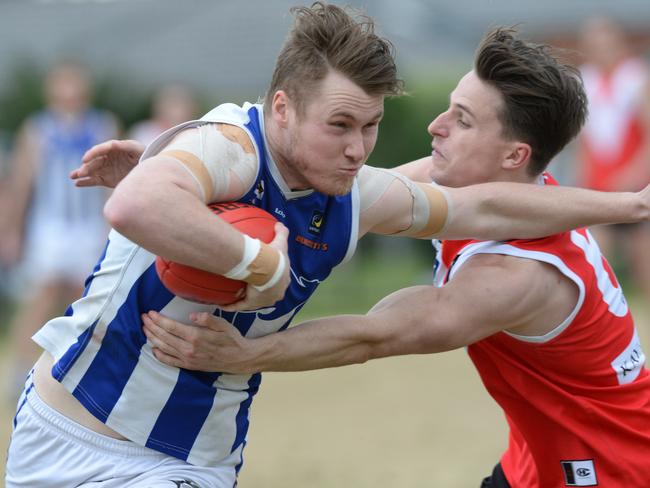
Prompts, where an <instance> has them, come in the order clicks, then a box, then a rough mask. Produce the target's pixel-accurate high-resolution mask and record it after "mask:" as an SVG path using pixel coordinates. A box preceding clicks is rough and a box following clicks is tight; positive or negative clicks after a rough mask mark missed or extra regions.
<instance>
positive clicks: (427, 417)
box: [0, 248, 650, 488]
mask: <svg viewBox="0 0 650 488" xmlns="http://www.w3.org/2000/svg"><path fill="white" fill-rule="evenodd" d="M411 252H412V250H411V248H404V249H397V250H390V251H388V253H387V254H383V255H382V256H383V259H382V258H380V259H374V260H366V261H361V260H355V261H353V262H351V263H349V264H348V265H345V266H344V267H342V268H341V269H340V270H337V271H335V272H334V275H333V277H332V278H331V279H330V280H329V281H328V282H327V283H325V284H323V285H322V288H321V289H319V291H318V292H317V294H316V296H315V297H314V300H313V301H312V303H310V305H309V306H308V307H306V308H305V310H303V311H302V312H301V314H300V316H299V317H298V321H300V319H305V318H308V317H310V316H317V315H323V314H333V313H345V312H361V311H365V310H366V309H367V308H368V307H369V306H371V305H372V304H373V303H374V302H375V301H376V300H377V299H379V298H381V297H382V296H384V295H385V294H386V293H388V292H390V291H392V290H395V289H398V288H400V287H402V286H406V285H409V284H416V283H426V282H427V280H429V276H430V272H429V269H430V263H428V262H426V261H424V260H422V259H417V258H415V257H412V258H411V257H409V256H410V255H411ZM628 298H629V299H630V303H631V307H632V310H633V312H634V313H635V315H636V316H637V323H638V325H639V329H640V334H641V338H642V341H643V343H644V345H645V347H646V350H649V348H648V344H649V343H650V341H649V339H650V314H649V313H648V312H649V309H648V304H645V303H641V301H640V299H639V297H638V296H637V295H636V294H634V293H632V294H631V295H630V294H629V293H628ZM2 357H4V356H2ZM6 403H7V402H4V404H3V406H2V410H1V411H0V436H1V438H0V445H1V450H2V452H3V453H4V452H5V447H4V446H5V445H6V443H7V440H8V437H9V433H10V429H11V416H12V415H13V411H12V410H13V407H8V406H7V405H6ZM505 445H506V429H505V421H504V419H503V416H502V414H501V412H500V410H499V409H498V408H497V406H496V404H495V403H494V402H493V401H492V400H491V398H490V397H489V395H488V394H487V393H486V392H485V390H484V389H483V387H482V385H481V383H480V381H479V378H478V375H477V373H476V372H475V370H474V369H473V367H472V365H471V362H470V360H469V358H468V357H467V354H466V352H465V351H464V350H457V351H453V352H448V353H443V354H437V355H428V356H407V357H401V358H389V359H382V360H379V361H374V362H370V363H367V364H364V365H357V366H348V367H345V368H337V369H330V370H322V371H314V372H308V373H267V374H266V375H265V379H264V381H263V384H262V387H261V391H260V393H259V395H258V396H257V399H256V401H255V402H254V404H253V409H252V418H251V429H250V431H249V438H248V446H247V448H246V452H245V463H244V467H243V468H242V473H241V476H240V482H239V485H238V486H239V487H240V488H258V487H265V488H280V487H281V488H294V487H295V488H298V487H300V488H304V487H310V488H345V487H350V488H371V487H372V488H378V487H379V488H424V487H427V488H431V487H436V488H471V487H478V485H479V481H480V479H481V477H482V476H485V475H487V474H488V473H489V472H490V471H491V469H492V466H493V464H494V463H495V462H496V461H497V460H498V458H499V455H500V453H501V451H502V450H503V449H504V447H505ZM3 468H4V460H3V462H2V469H3ZM3 478H4V477H3Z"/></svg>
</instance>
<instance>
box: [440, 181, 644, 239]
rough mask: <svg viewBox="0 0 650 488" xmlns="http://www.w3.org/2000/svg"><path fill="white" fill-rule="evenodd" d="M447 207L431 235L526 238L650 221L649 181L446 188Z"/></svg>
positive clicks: (450, 237)
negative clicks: (614, 186)
mask: <svg viewBox="0 0 650 488" xmlns="http://www.w3.org/2000/svg"><path fill="white" fill-rule="evenodd" d="M446 191H447V192H448V193H449V195H450V200H451V209H450V213H449V219H448V222H447V224H446V225H445V227H444V228H443V229H442V231H441V232H439V233H438V234H437V235H436V237H440V238H445V239H458V238H466V237H474V238H479V239H496V240H503V239H532V238H537V237H544V236H547V235H552V234H555V233H558V232H563V231H567V230H570V229H574V228H578V227H588V226H592V225H598V224H612V223H627V222H641V221H650V186H648V187H646V188H645V189H644V190H642V191H640V192H637V193H632V192H597V191H593V190H585V189H582V188H571V187H562V186H540V185H531V184H525V183H506V182H499V183H484V184H480V185H471V186H467V187H464V188H447V189H446Z"/></svg>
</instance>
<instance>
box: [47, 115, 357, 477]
mask: <svg viewBox="0 0 650 488" xmlns="http://www.w3.org/2000/svg"><path fill="white" fill-rule="evenodd" d="M206 122H224V123H228V124H234V125H237V126H239V127H242V128H243V129H245V130H246V131H247V132H248V134H249V135H250V136H251V139H252V140H253V142H254V144H255V146H256V151H257V156H258V160H259V170H258V173H257V177H256V179H255V182H254V184H253V185H252V186H251V188H250V189H249V190H248V191H247V193H246V194H245V195H244V196H243V197H242V198H241V201H243V202H248V203H252V204H254V205H256V206H259V207H261V208H264V209H265V210H267V211H268V212H270V213H272V214H273V215H275V216H276V218H277V219H278V220H280V221H281V222H283V223H284V224H285V225H286V226H287V228H288V229H289V232H290V236H289V259H290V263H291V284H290V286H289V289H288V290H287V293H286V296H285V298H284V299H283V300H282V301H281V302H278V303H277V304H276V305H275V306H274V307H271V308H267V309H263V310H259V311H253V312H245V313H242V312H239V313H227V312H223V311H221V310H219V309H218V308H216V307H214V306H210V305H201V304H196V303H192V302H189V301H186V300H184V299H181V298H179V297H176V296H174V295H173V294H171V293H170V292H169V291H168V290H167V289H165V287H164V286H163V285H162V283H161V282H160V280H159V279H158V276H157V274H156V270H155V267H154V260H155V256H154V255H153V254H151V253H150V252H148V251H147V250H145V249H143V248H141V247H139V246H137V245H136V244H134V243H133V242H131V241H129V240H128V239H126V238H125V237H124V236H122V235H120V234H119V233H117V232H116V231H112V232H111V233H110V235H109V239H108V243H107V246H106V249H105V251H104V254H103V255H102V256H101V258H100V260H99V262H98V264H97V266H96V267H95V269H94V271H93V273H92V275H91V276H90V277H89V278H88V280H87V282H86V288H85V291H84V295H83V297H82V298H81V299H80V300H78V301H77V302H75V303H73V304H72V305H71V306H70V307H69V308H68V310H67V312H66V314H65V316H63V317H58V318H56V319H53V320H51V321H50V322H48V323H47V324H45V326H44V327H43V328H42V329H41V330H40V331H39V332H38V333H37V334H36V335H35V336H34V339H35V340H36V342H38V343H39V344H40V345H41V346H43V347H44V348H45V349H46V350H48V351H49V352H50V353H51V354H52V355H53V356H54V357H55V360H56V363H55V365H54V367H53V370H52V374H53V376H54V377H55V378H56V379H57V380H58V381H60V382H61V383H62V384H63V385H64V386H65V387H66V388H67V389H68V390H69V391H70V392H71V393H72V394H73V395H74V396H75V397H76V398H77V399H78V400H79V401H80V402H81V403H82V404H83V405H84V406H85V407H86V408H87V409H88V410H89V411H90V412H91V413H92V414H93V415H94V416H96V417H97V418H98V419H100V420H101V421H102V422H104V423H106V425H108V426H109V427H110V428H112V429H114V430H115V431H117V432H119V433H120V434H122V435H124V436H125V437H127V438H129V439H131V440H133V441H134V442H136V443H138V444H142V445H145V446H148V447H150V448H152V449H155V450H158V451H161V452H164V453H167V454H169V455H171V456H175V457H177V458H180V459H184V460H187V461H188V462H190V463H192V464H198V465H211V464H215V463H217V462H218V461H219V460H221V459H223V458H225V457H227V456H229V455H231V454H232V453H235V451H238V453H239V455H241V451H242V449H243V447H244V445H245V440H246V432H247V430H248V422H249V411H250V406H251V402H252V400H253V396H254V395H255V394H256V393H257V391H258V389H259V386H260V381H261V375H260V374H254V375H230V374H222V373H218V372H211V373H208V372H195V371H187V370H182V369H178V368H173V367H170V366H166V365H164V364H162V363H160V362H158V361H157V360H156V359H155V357H154V356H153V354H152V352H151V347H150V345H149V344H147V341H146V338H145V336H144V333H143V332H142V325H141V319H140V314H142V313H143V312H146V311H148V310H158V311H160V312H161V313H162V314H164V315H167V316H169V317H172V318H174V319H177V320H179V321H187V317H188V315H189V313H190V312H192V311H211V312H213V313H214V314H215V315H218V316H222V317H224V318H226V319H227V320H229V321H230V322H231V323H233V324H234V325H235V326H236V327H237V328H238V329H239V330H240V331H241V333H242V334H243V335H245V336H247V337H256V336H262V335H266V334H270V333H273V332H276V331H278V330H282V329H284V328H286V327H287V326H288V324H289V322H290V321H291V319H292V318H293V317H294V316H295V314H296V313H297V312H298V311H299V310H300V308H301V307H302V306H303V305H304V303H305V302H306V301H307V299H308V298H309V297H310V295H311V294H312V293H313V292H314V291H315V290H316V288H317V286H318V284H319V283H320V282H322V281H323V280H324V279H325V278H326V277H327V276H328V275H329V274H330V272H331V270H332V268H334V267H335V266H336V265H338V264H339V263H341V262H342V261H344V260H345V259H346V258H348V257H349V256H351V255H352V253H353V252H354V249H355V247H356V241H357V236H358V217H359V205H358V190H357V187H356V183H355V185H354V188H353V191H352V192H351V193H350V194H348V195H345V196H342V197H328V196H326V195H323V194H320V193H318V192H313V191H310V192H295V193H294V194H289V196H287V191H286V185H285V184H284V182H283V180H281V179H280V178H279V174H278V171H277V168H276V166H275V163H274V162H273V161H272V159H271V157H270V155H269V153H268V150H267V147H266V143H265V139H264V128H263V118H262V107H261V106H259V105H251V104H245V105H244V106H243V107H239V106H236V105H233V104H226V105H221V106H219V107H217V108H215V109H214V110H212V111H211V112H210V113H208V114H207V115H206V116H205V117H204V118H202V119H201V121H195V122H193V123H190V124H184V125H182V126H179V128H177V129H175V130H172V131H168V132H167V133H165V134H163V135H162V136H161V139H160V141H162V142H154V144H153V145H152V146H151V147H150V148H149V149H148V150H147V154H145V156H148V155H151V154H152V153H155V152H156V150H157V149H156V148H160V147H162V146H164V144H165V141H168V140H170V139H171V138H172V137H173V135H174V133H175V132H177V131H178V130H180V129H181V128H184V127H187V126H190V125H192V124H194V125H199V124H202V123H206ZM283 190H284V191H283Z"/></svg>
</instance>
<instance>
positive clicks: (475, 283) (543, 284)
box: [143, 255, 577, 374]
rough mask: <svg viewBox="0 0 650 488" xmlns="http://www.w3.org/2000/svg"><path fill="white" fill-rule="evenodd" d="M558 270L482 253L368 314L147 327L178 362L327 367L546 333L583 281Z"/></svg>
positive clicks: (158, 350)
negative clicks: (272, 327)
mask: <svg viewBox="0 0 650 488" xmlns="http://www.w3.org/2000/svg"><path fill="white" fill-rule="evenodd" d="M556 273H557V271H556V270H554V269H552V268H551V267H549V266H547V265H545V264H542V263H539V262H536V261H532V260H527V259H519V258H513V257H508V256H499V255H481V256H475V257H473V258H471V259H470V261H468V262H467V263H466V264H464V265H463V266H462V268H461V269H460V270H459V271H458V272H457V273H456V275H455V276H454V278H453V280H451V281H450V283H449V284H447V285H445V286H444V287H442V288H435V287H433V286H415V287H410V288H405V289H403V290H400V291H397V292H395V293H393V294H392V295H389V296H388V297H386V298H384V299H383V300H381V301H380V302H379V303H378V304H377V305H375V306H374V307H373V309H372V310H371V311H370V312H368V313H367V314H366V315H340V316H334V317H325V318H321V319H315V320H311V321H308V322H305V323H303V324H300V325H297V326H295V327H292V328H290V329H288V330H286V331H283V332H280V333H276V334H269V335H267V336H265V337H260V338H257V339H247V338H245V337H242V336H241V334H240V333H239V331H238V330H237V329H235V328H234V327H233V326H231V325H230V324H229V323H228V322H226V321H225V320H223V319H220V318H217V317H214V316H212V315H210V314H205V313H199V314H193V315H192V316H191V320H192V324H193V325H185V324H181V323H179V322H175V321H173V320H171V319H168V318H165V317H163V316H162V315H160V314H158V313H156V312H150V313H149V314H146V315H144V316H143V322H144V331H145V334H146V335H147V338H148V339H149V341H150V342H151V343H152V345H153V346H154V354H155V355H156V357H157V358H158V359H159V360H161V361H163V362H165V363H167V364H169V365H172V366H177V367H183V368H187V369H196V370H203V371H222V372H230V373H241V374H244V373H253V372H257V371H301V370H308V369H319V368H329V367H335V366H343V365H346V364H353V363H363V362H365V361H367V360H369V359H375V358H381V357H386V356H395V355H403V354H425V353H434V352H440V351H446V350H451V349H455V348H458V347H462V346H465V345H468V344H472V343H474V342H476V341H478V340H480V339H482V338H484V337H487V336H489V335H491V334H494V333H496V332H498V331H500V330H502V329H506V328H507V329H511V330H513V331H516V332H517V333H526V332H530V333H533V334H534V335H542V334H544V333H546V332H547V330H546V329H544V327H548V326H549V324H550V326H551V327H553V326H555V325H556V324H559V323H561V322H562V321H563V320H564V318H565V317H566V316H568V315H569V313H570V312H571V310H572V309H573V307H574V306H575V303H576V300H577V288H575V287H574V285H573V284H571V283H570V282H568V280H566V279H565V278H562V277H559V276H558V275H557V274H556ZM549 290H553V291H552V292H550V293H549ZM523 328H526V331H523Z"/></svg>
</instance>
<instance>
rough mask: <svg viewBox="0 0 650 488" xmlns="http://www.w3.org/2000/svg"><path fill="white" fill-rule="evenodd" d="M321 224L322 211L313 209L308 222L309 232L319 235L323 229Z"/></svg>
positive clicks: (322, 223)
mask: <svg viewBox="0 0 650 488" xmlns="http://www.w3.org/2000/svg"><path fill="white" fill-rule="evenodd" d="M323 225H324V218H323V212H321V211H320V210H314V213H313V214H311V221H310V222H309V233H310V234H312V235H315V236H319V235H320V233H321V231H322V230H323Z"/></svg>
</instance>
